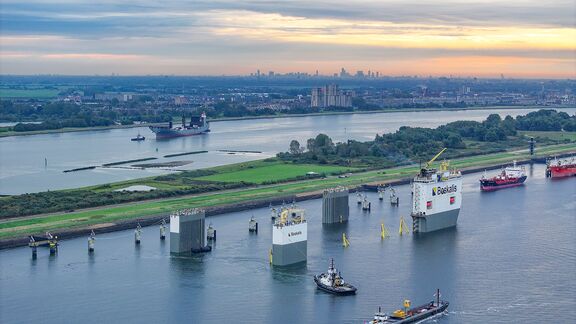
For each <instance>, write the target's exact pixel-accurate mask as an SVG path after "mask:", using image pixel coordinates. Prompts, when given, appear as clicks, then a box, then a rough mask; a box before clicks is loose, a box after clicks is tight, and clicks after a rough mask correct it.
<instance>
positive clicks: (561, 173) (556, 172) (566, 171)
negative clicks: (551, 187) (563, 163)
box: [550, 166, 576, 178]
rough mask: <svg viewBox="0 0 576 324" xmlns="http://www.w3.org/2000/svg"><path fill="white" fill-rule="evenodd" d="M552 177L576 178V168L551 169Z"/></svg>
mask: <svg viewBox="0 0 576 324" xmlns="http://www.w3.org/2000/svg"><path fill="white" fill-rule="evenodd" d="M550 176H551V177H552V178H565V177H572V176H576V166H574V167H564V168H559V167H551V168H550Z"/></svg>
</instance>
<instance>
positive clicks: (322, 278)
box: [314, 259, 356, 295]
mask: <svg viewBox="0 0 576 324" xmlns="http://www.w3.org/2000/svg"><path fill="white" fill-rule="evenodd" d="M314 282H315V283H316V286H318V288H319V289H321V290H324V291H326V292H329V293H331V294H335V295H354V294H355V293H356V287H354V286H352V285H351V284H349V283H347V282H344V279H343V278H342V276H341V275H340V272H338V270H336V268H335V267H334V259H330V267H329V268H328V272H326V273H321V274H319V275H316V276H314Z"/></svg>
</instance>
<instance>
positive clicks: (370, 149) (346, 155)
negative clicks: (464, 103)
mask: <svg viewBox="0 0 576 324" xmlns="http://www.w3.org/2000/svg"><path fill="white" fill-rule="evenodd" d="M574 122H576V116H570V115H568V114H566V113H563V112H560V113H559V112H557V111H555V110H540V111H536V112H531V113H529V114H527V115H526V116H518V117H517V118H513V117H511V116H506V118H504V119H502V118H501V117H500V115H498V114H491V115H489V116H488V118H486V120H484V121H482V122H477V121H455V122H451V123H448V124H446V125H442V126H439V127H437V128H423V127H407V126H403V127H400V129H399V130H398V131H396V132H394V133H389V134H382V135H376V137H375V138H374V140H372V141H366V142H361V141H355V140H348V141H346V142H340V143H334V141H333V140H332V139H331V138H330V137H329V136H328V135H326V134H319V135H317V136H316V137H314V138H310V139H308V140H307V141H306V143H305V145H301V144H300V143H299V142H298V141H297V140H292V141H291V142H290V146H289V150H288V152H283V153H279V154H278V157H279V158H281V159H284V160H291V161H293V162H296V163H330V164H339V165H351V164H353V163H359V164H361V165H372V164H378V165H379V166H394V165H401V164H406V163H413V162H416V161H422V160H425V159H428V158H429V157H431V156H433V155H434V154H436V153H437V152H438V151H440V150H441V149H442V148H443V147H446V148H449V149H451V150H449V151H448V152H447V153H446V154H445V156H446V157H448V158H450V157H457V156H466V155H474V154H482V153H490V152H494V151H498V150H503V149H502V147H505V146H506V145H505V144H507V143H508V142H507V141H511V140H512V139H515V138H516V136H517V131H519V130H532V131H548V130H564V131H576V129H574V128H573V126H574ZM472 141H473V142H478V143H479V144H478V145H474V147H470V148H469V147H468V144H467V142H468V143H470V142H472ZM497 143H503V144H502V145H498V144H497ZM479 148H480V151H479Z"/></svg>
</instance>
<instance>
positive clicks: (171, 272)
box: [0, 165, 576, 324]
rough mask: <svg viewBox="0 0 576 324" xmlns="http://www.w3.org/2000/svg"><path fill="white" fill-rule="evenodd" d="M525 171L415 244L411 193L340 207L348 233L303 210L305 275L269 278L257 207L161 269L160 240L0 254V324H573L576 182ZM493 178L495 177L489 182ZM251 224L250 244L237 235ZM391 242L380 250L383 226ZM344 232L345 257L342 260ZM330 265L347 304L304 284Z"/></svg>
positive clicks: (265, 223)
mask: <svg viewBox="0 0 576 324" xmlns="http://www.w3.org/2000/svg"><path fill="white" fill-rule="evenodd" d="M527 168H528V170H527V171H528V175H529V178H528V180H527V182H526V185H525V186H523V187H516V188H510V189H505V190H501V191H499V192H493V193H481V192H480V191H479V188H478V178H479V177H480V174H470V175H466V176H464V187H463V188H464V189H463V190H464V193H463V207H462V210H461V212H460V218H459V221H458V226H457V227H456V228H453V229H448V230H443V231H440V232H436V233H431V234H426V235H422V236H418V237H414V236H412V235H411V234H410V235H407V236H399V235H398V234H397V231H398V224H399V217H400V215H403V216H404V217H405V218H406V220H407V221H409V222H410V220H409V217H407V215H409V211H410V188H409V187H408V186H399V187H397V191H398V193H399V196H400V206H399V207H398V208H395V207H391V206H390V205H389V203H387V202H383V203H382V202H378V200H377V197H376V194H375V193H370V194H369V195H368V196H369V199H370V200H371V201H372V205H373V210H372V212H371V213H370V214H366V213H363V212H362V211H361V210H360V208H359V207H358V206H357V205H356V203H355V201H354V199H355V198H354V197H353V195H351V197H350V199H351V204H350V211H351V212H350V221H349V222H348V224H347V225H341V226H336V227H331V228H325V227H323V226H322V225H321V201H320V200H310V201H306V202H302V203H301V204H300V206H301V207H303V208H305V209H306V211H307V215H308V223H309V225H308V233H309V234H308V262H307V264H306V265H305V266H303V267H300V268H296V269H291V270H277V269H272V268H271V267H270V266H269V265H268V257H267V252H268V249H269V248H270V247H271V235H272V233H271V232H272V229H271V224H270V219H269V211H268V209H267V208H263V209H256V210H251V211H245V212H238V213H231V214H224V215H219V216H213V217H210V218H208V220H207V222H212V223H213V225H214V227H215V228H216V229H217V231H218V241H217V243H216V244H215V246H214V250H213V251H212V252H210V253H208V254H205V255H203V256H195V257H172V256H170V253H169V250H170V248H169V240H166V242H161V241H160V240H159V235H158V227H157V226H152V227H147V228H144V235H143V240H142V244H141V246H140V247H135V245H134V243H133V231H131V230H129V231H121V232H115V233H109V234H101V235H98V236H97V238H96V251H95V253H94V254H93V255H89V254H88V253H87V244H86V238H78V239H71V240H66V241H62V242H61V246H60V250H59V253H58V255H57V256H55V257H50V256H49V254H48V251H47V250H43V249H40V250H39V252H38V258H37V259H36V260H33V259H32V258H31V253H30V250H29V249H28V248H26V247H23V248H16V249H11V250H4V251H0V260H1V262H0V322H1V323H35V322H38V323H63V322H64V323H67V322H82V323H107V322H112V323H117V322H129V323H182V322H187V323H207V322H211V323H231V322H234V323H362V322H363V321H367V320H369V319H370V318H371V317H372V315H373V313H374V312H375V311H376V310H377V309H378V306H382V309H383V310H386V311H392V310H395V309H397V308H398V307H401V304H402V301H403V300H404V299H406V298H408V299H410V300H412V302H413V304H419V303H425V302H428V301H429V300H431V299H432V298H433V297H432V295H433V293H434V291H435V289H436V288H440V289H441V290H442V297H443V298H444V299H446V300H448V301H450V307H449V312H448V314H447V315H445V316H443V317H441V318H438V319H437V320H436V323H442V324H447V323H534V322H538V323H570V322H573V319H574V317H575V316H576V295H575V294H574V292H575V291H576V271H574V270H575V269H576V232H575V231H574V229H575V228H576V217H575V214H574V211H575V210H576V179H575V178H572V179H564V180H551V179H546V178H545V177H544V170H545V168H544V166H543V165H536V166H534V167H529V166H527ZM495 172H496V171H494V172H493V173H495ZM251 215H254V216H255V218H256V219H257V220H258V222H259V225H260V232H259V233H258V234H257V235H251V234H249V233H248V220H249V218H250V216H251ZM382 222H384V223H385V224H386V226H387V227H388V228H389V230H390V233H391V237H390V238H387V239H385V240H383V241H382V240H381V239H380V237H379V230H380V223H382ZM342 232H346V233H347V236H348V238H349V240H350V243H351V245H350V246H349V247H348V248H343V247H342V245H341V237H342ZM332 257H333V258H334V259H335V262H336V265H337V267H338V268H339V269H340V270H341V271H342V274H343V276H344V278H345V279H346V280H348V281H350V282H351V283H353V284H355V285H356V286H357V287H358V294H357V295H356V296H349V297H336V296H332V295H328V294H326V293H323V292H320V291H318V290H317V289H316V287H315V285H314V282H313V281H312V276H313V275H314V274H316V273H319V272H322V271H326V269H327V266H328V262H329V259H330V258H332Z"/></svg>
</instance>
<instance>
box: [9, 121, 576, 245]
mask: <svg viewBox="0 0 576 324" xmlns="http://www.w3.org/2000/svg"><path fill="white" fill-rule="evenodd" d="M575 122H576V116H569V115H568V114H566V113H563V112H560V113H559V112H556V111H554V110H540V111H537V112H531V113H529V114H527V115H525V116H518V117H516V118H512V117H510V116H507V117H506V118H504V119H502V118H501V117H500V116H499V115H497V114H492V115H490V116H488V118H487V119H486V120H485V121H483V122H475V121H456V122H452V123H449V124H446V125H443V126H439V127H437V128H434V129H432V128H420V127H401V128H400V129H399V130H398V131H396V132H394V133H389V134H382V135H376V137H375V138H374V140H372V141H366V142H360V141H354V140H349V141H346V142H340V143H334V142H333V141H332V139H331V138H330V137H329V136H327V135H325V134H318V135H317V136H316V137H314V138H310V139H308V140H307V142H306V143H305V144H304V145H302V144H300V143H299V142H298V141H295V140H292V141H291V142H290V143H289V146H288V151H287V152H282V153H279V154H278V155H277V156H276V157H274V158H269V159H264V160H258V161H252V162H245V163H239V164H233V165H227V166H220V167H214V168H209V169H199V170H194V171H184V172H180V173H174V174H169V175H162V176H155V177H149V178H144V179H136V180H130V181H124V182H117V183H111V184H105V185H98V186H92V187H86V188H79V189H72V190H59V191H48V192H40V193H33V194H23V195H15V196H8V197H2V198H0V243H2V242H4V243H6V242H8V243H6V244H0V247H2V246H13V245H10V244H21V243H22V242H25V239H26V237H27V236H28V235H31V234H35V233H44V232H45V231H52V232H55V233H69V235H72V234H74V233H76V234H78V233H85V232H86V231H89V230H92V229H95V230H101V231H103V230H113V229H121V228H125V227H122V226H126V224H132V223H131V222H136V221H140V222H144V221H145V220H147V219H148V220H150V219H152V220H154V219H157V218H159V217H160V218H162V217H167V215H169V214H170V213H171V212H173V211H174V210H177V209H181V208H193V207H199V208H207V209H208V214H216V213H221V212H226V211H230V210H234V209H242V208H253V207H256V206H265V205H267V204H268V203H270V202H278V201H281V200H282V199H284V200H286V199H290V200H291V199H296V200H302V199H310V198H315V197H318V196H319V195H320V194H321V192H322V190H324V189H326V188H329V187H333V186H347V187H349V188H356V187H358V186H361V185H363V184H369V183H379V184H383V183H406V182H407V181H409V179H411V178H412V177H413V176H414V174H415V173H417V172H418V170H419V165H420V164H421V163H424V162H426V161H428V160H429V159H430V158H431V157H432V156H434V155H435V154H436V153H438V152H439V151H440V150H441V149H442V148H447V151H446V152H445V153H444V155H443V156H442V158H443V159H450V160H451V164H452V166H454V167H456V168H459V169H462V170H463V171H468V172H471V171H478V170H482V169H485V168H491V167H500V166H502V165H505V164H509V163H511V162H512V161H513V160H517V161H519V162H523V161H524V162H526V161H530V160H531V159H532V158H534V157H533V156H530V154H529V152H528V142H529V139H530V137H534V138H535V139H536V141H537V143H538V147H537V157H539V158H543V157H549V156H553V155H558V154H575V153H576V128H573V126H574V124H575ZM558 127H559V129H557V128H558ZM131 186H148V187H151V188H153V190H150V191H126V190H122V189H125V188H127V187H131ZM10 242H12V243H10ZM14 242H16V243H14Z"/></svg>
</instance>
